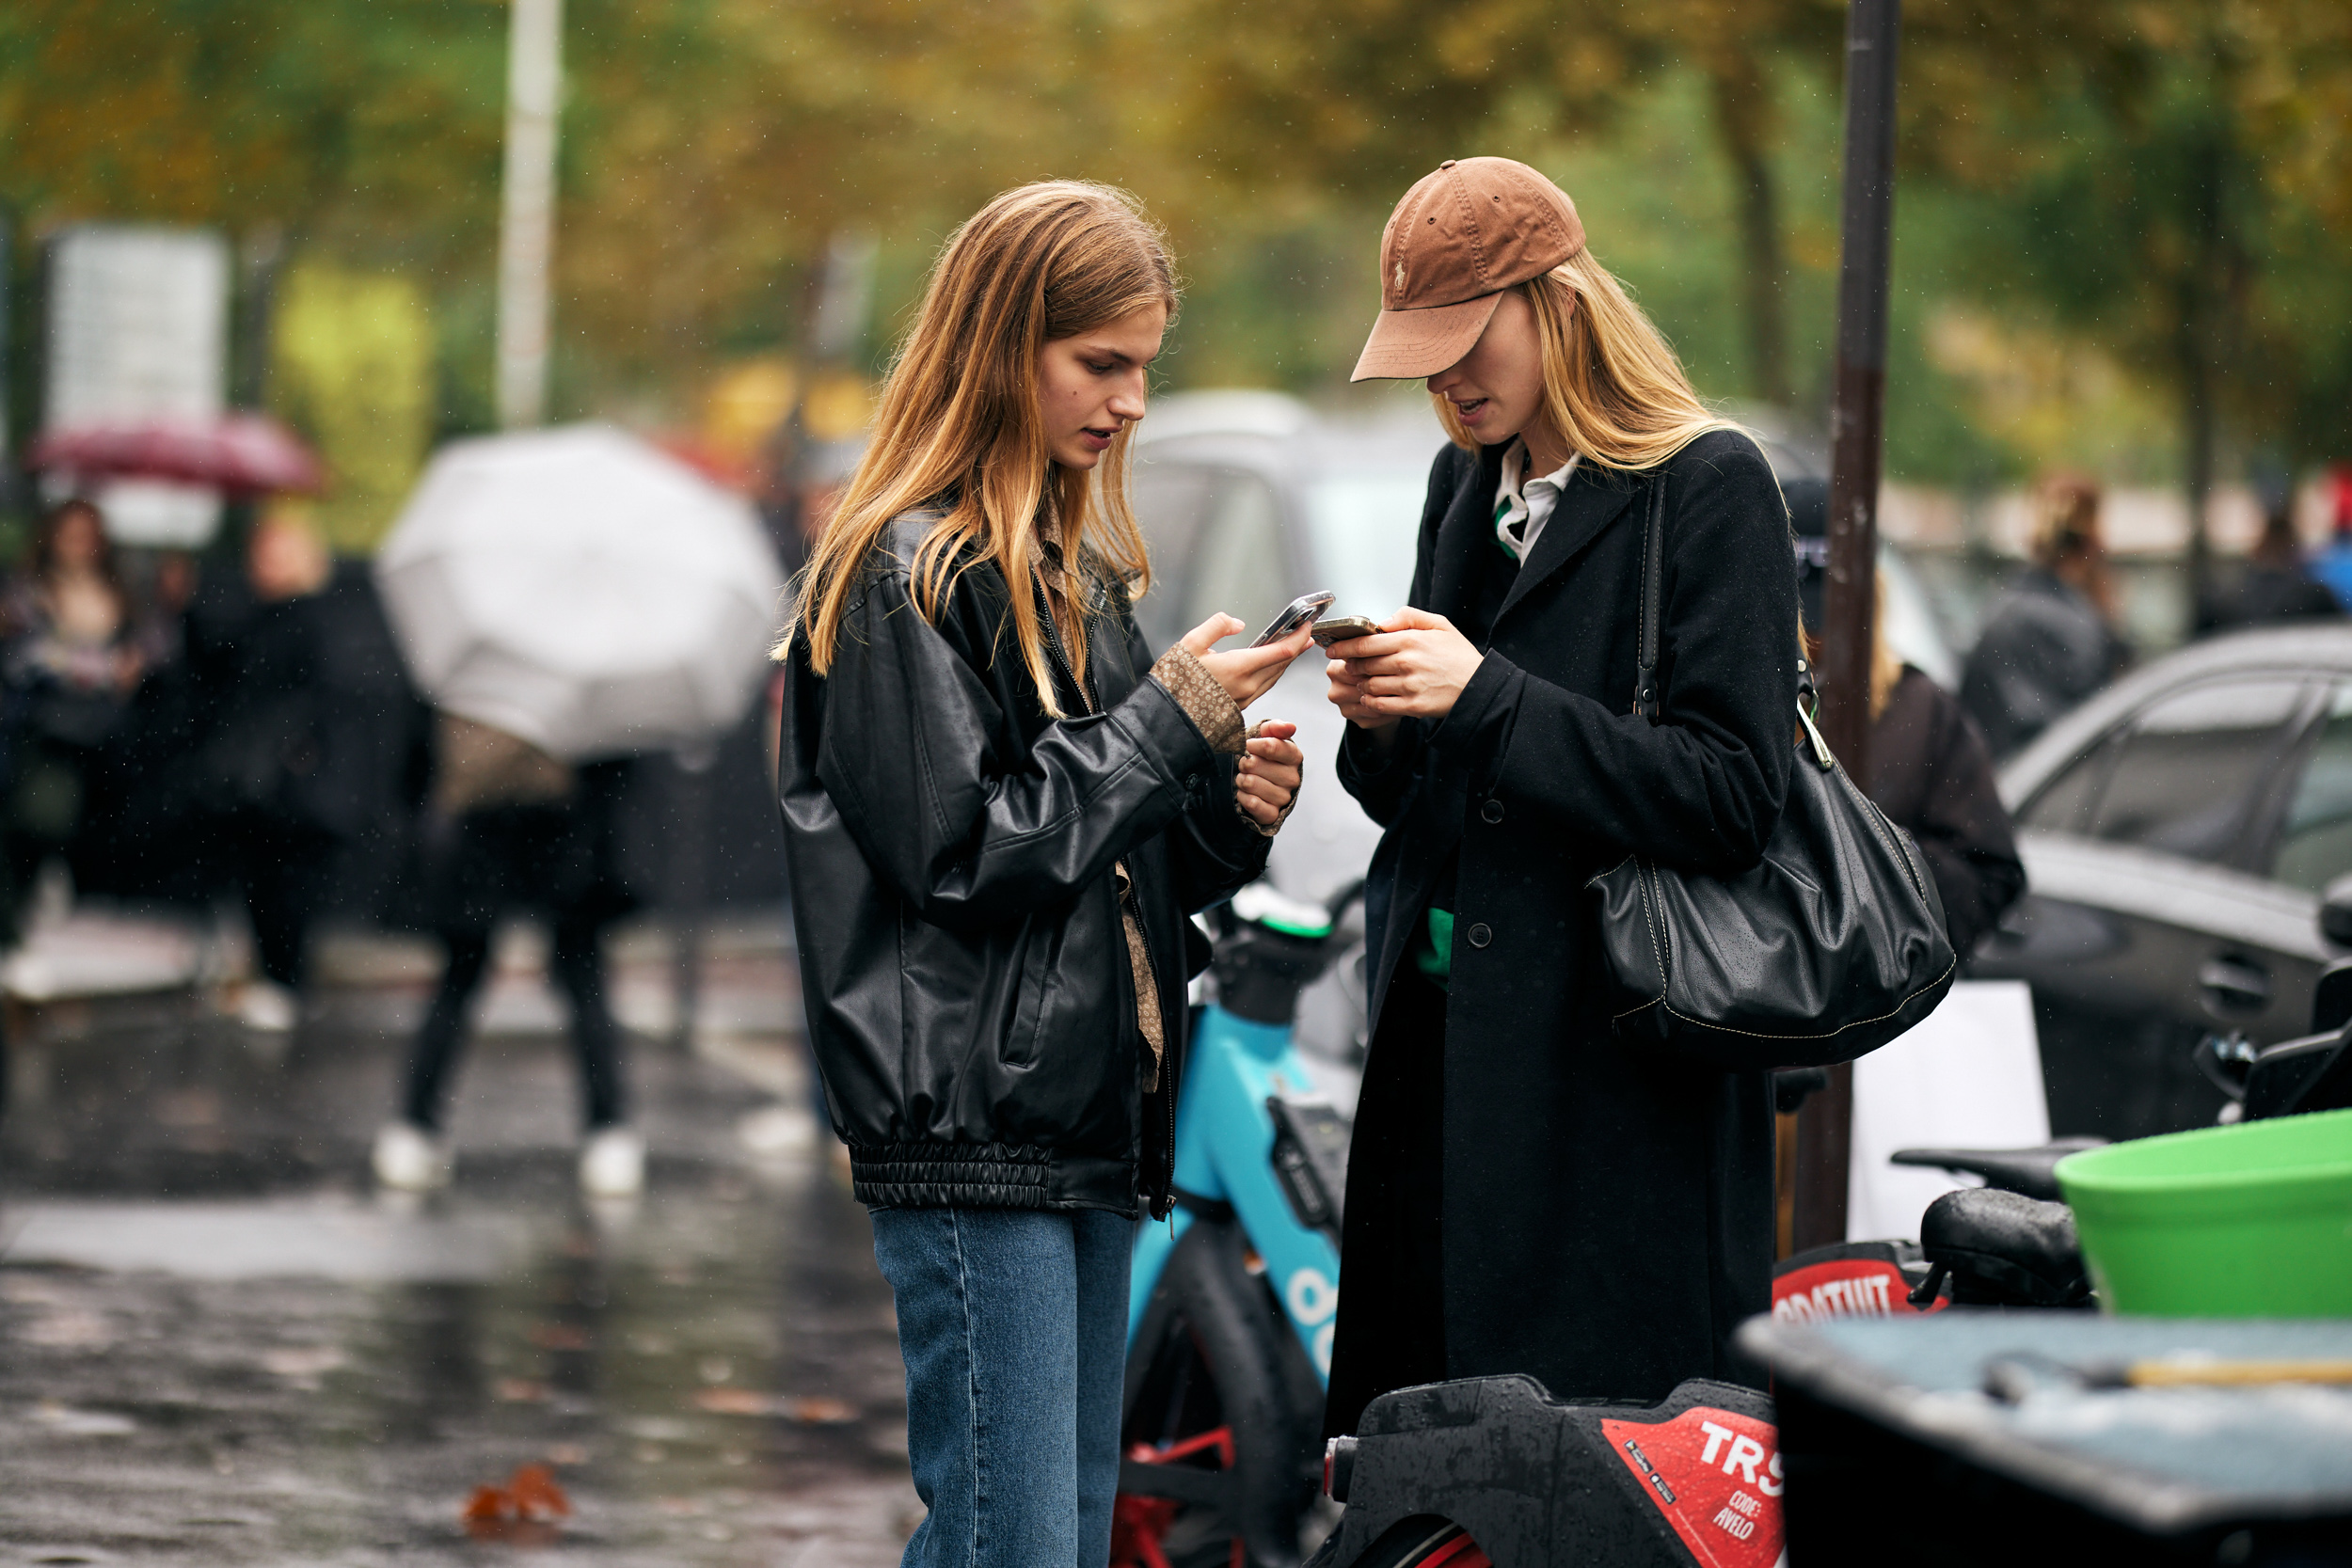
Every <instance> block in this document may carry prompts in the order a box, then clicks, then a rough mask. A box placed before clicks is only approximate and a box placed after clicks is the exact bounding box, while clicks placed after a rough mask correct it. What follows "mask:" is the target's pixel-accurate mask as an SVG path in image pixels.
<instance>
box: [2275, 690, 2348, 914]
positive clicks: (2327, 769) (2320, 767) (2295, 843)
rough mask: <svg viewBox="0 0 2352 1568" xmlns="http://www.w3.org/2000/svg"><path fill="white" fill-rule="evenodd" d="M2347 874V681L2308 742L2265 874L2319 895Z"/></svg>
mask: <svg viewBox="0 0 2352 1568" xmlns="http://www.w3.org/2000/svg"><path fill="white" fill-rule="evenodd" d="M2347 871H2352V682H2346V683H2341V684H2339V685H2338V686H2337V687H2336V689H2335V691H2334V692H2333V694H2332V695H2331V696H2330V698H2329V700H2328V716H2327V718H2326V719H2324V720H2322V721H2321V722H2320V726H2319V734H2318V736H2316V737H2315V739H2314V740H2313V742H2312V748H2311V755H2310V760H2308V761H2307V762H2305V763H2304V765H2303V773H2302V776H2301V777H2300V778H2298V779H2296V782H2295V793H2294V794H2293V795H2292V796H2290V797H2289V798H2288V800H2287V813H2286V820H2285V821H2284V822H2283V823H2281V824H2280V830H2279V842H2278V846H2277V847H2276V848H2274V849H2273V850H2272V851H2271V857H2270V875H2271V877H2272V878H2273V879H2276V880H2278V881H2281V882H2284V883H2286V884H2287V885H2288V886H2289V887H2299V888H2303V889H2305V890H2306V891H2308V892H2312V893H2324V892H2326V891H2327V889H2328V883H2329V882H2332V881H2334V880H2335V879H2337V878H2338V877H2341V876H2343V875H2344V873H2345V872H2347Z"/></svg>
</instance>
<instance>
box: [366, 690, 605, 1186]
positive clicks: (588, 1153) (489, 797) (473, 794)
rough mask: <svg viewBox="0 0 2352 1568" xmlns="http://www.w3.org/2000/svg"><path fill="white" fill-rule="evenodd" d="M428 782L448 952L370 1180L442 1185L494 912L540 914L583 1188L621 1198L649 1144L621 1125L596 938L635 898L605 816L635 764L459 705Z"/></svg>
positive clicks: (427, 827) (433, 879)
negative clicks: (452, 1080)
mask: <svg viewBox="0 0 2352 1568" xmlns="http://www.w3.org/2000/svg"><path fill="white" fill-rule="evenodd" d="M433 740H434V747H433V751H434V758H433V762H434V778H433V787H432V793H431V796H430V803H429V805H428V808H427V811H426V815H425V821H424V832H423V845H422V847H423V882H424V892H425V902H426V911H427V916H426V918H427V920H428V922H429V923H430V925H431V926H432V927H433V929H434V932H435V934H437V936H438V937H439V938H440V940H441V944H442V947H443V948H444V950H445V952H446V954H447V962H446V964H445V965H444V966H443V968H442V971H441V983H440V988H439V990H437V991H436V992H435V994H434V997H433V1005H432V1006H431V1007H430V1008H429V1009H428V1010H427V1011H426V1014H425V1019H424V1023H423V1026H422V1027H421V1028H420V1029H419V1030H418V1032H417V1037H416V1042H415V1044H414V1046H413V1048H412V1050H411V1053H410V1056H409V1066H408V1085H407V1094H406V1099H405V1103H404V1105H403V1107H402V1117H401V1119H400V1120H397V1121H393V1122H390V1123H388V1124H387V1125H386V1126H385V1127H384V1129H383V1130H382V1131H381V1132H378V1133H377V1134H376V1140H375V1149H374V1155H373V1164H374V1167H375V1175H376V1179H377V1180H380V1181H382V1182H383V1183H384V1184H385V1185H386V1186H388V1187H393V1188H399V1189H403V1190H407V1191H421V1190H423V1189H426V1188H431V1187H437V1186H439V1185H441V1184H443V1183H444V1182H446V1181H447V1180H449V1178H450V1175H451V1169H452V1162H451V1157H450V1149H449V1143H448V1140H447V1138H446V1137H445V1136H444V1134H443V1132H442V1110H443V1106H444V1104H445V1103H446V1101H447V1098H448V1096H447V1085H448V1082H449V1076H450V1073H451V1071H452V1070H453V1069H454V1068H455V1066H456V1063H457V1056H458V1052H459V1049H460V1048H461V1046H462V1045H463V1043H464V1038H465V1031H466V1014H467V1009H468V1008H469V1006H470V1005H471V1003H472V1001H473V998H474V995H475V993H476V992H477V991H479V990H481V987H482V982H483V980H484V978H485V975H486V974H487V973H488V966H489V960H490V954H491V938H492V937H493V935H494V934H495V932H496V927H497V924H498V921H499V918H500V917H501V915H503V914H506V913H509V912H511V911H532V912H536V913H538V914H541V915H544V916H545V917H546V918H547V919H548V922H549V924H550V925H551V926H552V927H553V928H554V943H553V947H552V951H551V953H550V955H549V967H550V969H551V970H552V971H553V974H554V976H555V979H556V981H557V983H558V984H559V985H560V986H561V987H562V988H563V990H564V995H565V997H566V999H567V1000H568V1001H569V1003H570V1006H571V1038H572V1047H573V1050H574V1052H575V1053H576V1054H577V1055H578V1057H579V1061H580V1087H581V1091H582V1099H583V1101H584V1107H583V1117H582V1119H583V1121H584V1123H585V1125H586V1128H587V1139H586V1146H585V1148H583V1150H582V1152H581V1155H580V1184H581V1186H582V1187H584V1188H585V1189H586V1190H587V1191H588V1192H589V1193H590V1194H591V1195H592V1196H598V1197H623V1196H629V1195H631V1194H633V1193H635V1192H637V1191H638V1190H639V1189H640V1188H641V1187H642V1186H643V1185H644V1143H643V1142H642V1140H640V1139H639V1137H638V1135H637V1134H636V1133H635V1132H633V1131H631V1130H630V1129H629V1128H628V1126H627V1125H626V1124H625V1122H624V1117H625V1115H626V1111H627V1101H626V1090H625V1087H624V1083H623V1074H622V1066H621V1031H620V1025H619V1024H618V1023H617V1022H614V1020H613V1017H612V1007H611V1005H610V1004H609V1003H608V1001H607V1000H606V996H605V975H604V957H603V934H604V929H605V927H607V926H608V925H610V924H611V923H612V921H613V920H614V919H616V918H618V917H619V916H620V915H622V914H625V913H627V912H628V910H629V908H630V906H631V904H632V903H633V900H632V899H631V897H630V896H629V895H628V891H627V889H626V888H625V887H624V886H623V884H622V881H621V878H620V876H619V874H618V872H617V870H616V869H615V864H614V856H613V853H612V843H613V814H614V806H615V804H616V803H617V801H618V799H619V796H620V792H621V790H622V788H623V786H624V785H625V784H626V782H627V777H628V768H629V764H628V762H627V761H624V760H618V759H607V760H604V761H600V762H594V763H586V764H582V765H581V766H580V767H577V768H574V767H568V766H566V765H565V764H564V763H561V762H558V761H557V760H556V759H555V758H553V757H551V756H549V755H548V753H547V752H543V751H541V750H540V749H539V748H538V747H536V746H533V745H532V744H531V743H530V742H529V741H527V740H523V739H520V738H519V737H517V736H512V735H508V734H506V733H505V732H504V731H502V730H497V729H493V728H491V727H490V726H489V725H486V724H478V723H475V722H474V721H471V720H469V719H463V718H460V717H458V716H457V715H455V714H453V713H447V712H444V713H441V714H439V715H438V716H437V719H436V721H435V724H434V733H433Z"/></svg>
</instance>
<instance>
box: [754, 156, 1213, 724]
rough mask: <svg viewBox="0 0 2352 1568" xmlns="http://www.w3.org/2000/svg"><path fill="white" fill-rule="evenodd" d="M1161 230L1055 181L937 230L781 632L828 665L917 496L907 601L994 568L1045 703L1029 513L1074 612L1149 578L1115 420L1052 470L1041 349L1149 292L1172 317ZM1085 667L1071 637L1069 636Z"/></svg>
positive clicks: (1055, 709) (1140, 304) (1049, 687)
mask: <svg viewBox="0 0 2352 1568" xmlns="http://www.w3.org/2000/svg"><path fill="white" fill-rule="evenodd" d="M1177 297H1178V291H1177V282H1176V269H1175V265H1174V263H1173V262H1172V261H1170V260H1169V258H1168V245H1167V242H1166V240H1165V239H1164V238H1163V237H1162V235H1161V233H1160V230H1159V229H1158V228H1157V227H1156V226H1155V225H1154V224H1153V223H1152V220H1151V219H1150V218H1149V217H1147V216H1145V215H1144V213H1143V209H1142V207H1141V206H1140V205H1139V204H1138V203H1137V202H1136V199H1135V198H1133V197H1131V196H1129V195H1128V194H1127V193H1126V192H1124V191H1120V190H1117V189H1114V188H1113V187H1111V186H1108V185H1098V184H1093V183H1090V182H1085V181H1076V180H1053V181H1046V182H1041V183H1039V184H1034V185H1023V186H1021V187H1020V188H1019V189H1017V190H1010V191H1007V192H1005V193H1004V194H1003V195H1001V196H999V197H997V198H995V199H994V200H993V201H991V202H990V203H989V204H988V205H987V206H985V207H983V208H981V209H980V210H979V211H978V212H977V213H975V214H973V215H972V216H971V218H970V219H969V220H967V221H966V222H965V223H964V224H963V226H962V227H961V228H960V229H958V230H956V231H955V232H954V233H953V234H951V235H949V236H948V239H947V244H946V247H945V248H944V249H943V250H942V251H941V252H940V256H939V261H938V262H937V263H936V264H935V265H933V267H932V268H931V276H930V282H929V283H928V284H927V285H926V287H925V289H924V291H923V304H922V307H921V309H920V310H918V311H917V313H916V315H915V319H914V327H913V328H912V329H911V330H910V331H909V332H908V333H907V336H906V340H905V341H904V342H902V343H901V344H900V345H899V348H898V357H897V359H896V360H895V361H894V362H893V363H892V365H891V368H890V374H889V377H888V379H887V380H885V381H884V382H883V384H882V398H881V407H880V409H879V410H878V412H877V413H876V415H875V419H874V439H873V443H872V445H870V446H869V447H867V448H866V455H865V456H864V457H863V458H862V459H860V460H859V463H858V466H857V472H856V473H855V474H854V475H852V476H851V477H850V483H849V487H848V488H847V490H846V491H845V492H844V493H843V495H842V498H841V504H840V507H839V509H838V510H836V511H835V512H834V516H833V521H832V522H831V523H830V524H828V525H827V526H826V529H825V531H824V533H823V535H822V536H821V537H820V538H819V539H818V544H817V547H816V549H815V551H814V552H813V553H812V555H811V557H810V560H809V563H808V566H807V569H806V570H805V571H804V572H803V574H802V580H801V584H800V592H799V594H798V595H797V598H798V603H799V607H800V608H799V609H798V610H797V611H796V612H795V614H794V617H793V622H792V625H791V626H789V627H788V628H787V631H786V633H785V641H783V642H781V643H779V644H778V653H779V655H781V654H782V652H783V651H784V649H785V647H787V645H788V644H789V642H790V641H791V639H792V638H793V637H795V636H801V637H805V638H806V639H807V640H808V657H809V663H810V665H811V666H812V667H813V668H814V669H815V670H816V671H817V673H818V674H820V675H821V674H823V673H826V672H827V671H828V670H830V669H831V668H832V667H833V659H834V649H835V645H836V644H837V642H838V641H839V639H840V635H841V622H842V618H843V616H844V614H845V613H846V612H847V610H848V609H849V607H850V602H851V600H852V598H853V596H854V594H856V592H857V588H858V580H859V578H860V575H861V573H862V572H863V571H864V569H865V568H866V563H867V561H868V558H869V557H870V556H871V555H872V554H873V552H874V549H875V547H876V546H877V544H878V543H879V542H880V540H881V539H882V534H883V532H884V531H886V530H887V529H888V528H889V527H890V524H891V522H892V520H893V519H894V518H896V517H898V516H899V515H901V514H903V513H906V512H908V511H911V510H913V509H914V508H917V507H921V506H924V505H927V504H936V505H939V506H941V507H943V508H944V509H945V511H946V515H944V516H943V517H942V518H941V519H940V520H939V521H938V522H937V523H935V524H933V525H932V527H931V530H930V533H929V534H927V535H926V536H925V537H924V540H923V543H922V546H921V547H920V548H919V549H918V550H917V551H916V553H915V558H914V603H915V608H916V609H917V610H919V611H920V612H921V614H922V615H923V618H924V619H925V620H927V621H930V622H933V623H934V624H936V622H937V621H938V619H939V616H940V612H941V610H942V608H943V607H944V606H945V605H946V600H947V595H948V594H949V593H950V591H952V590H953V588H954V587H955V583H956V579H957V578H960V577H961V576H962V575H963V573H964V572H966V571H968V570H970V569H971V568H972V567H974V566H977V565H979V564H981V563H983V562H986V563H989V564H992V565H993V566H995V568H996V569H997V570H998V571H999V572H1001V573H1003V574H1004V578H1005V581H1006V582H1007V584H1008V585H1009V586H1010V588H1011V593H1010V595H1009V598H1010V604H1009V610H1010V614H1011V623H1012V631H1013V636H1014V640H1015V641H1016V642H1017V643H1018V644H1019V646H1020V649H1021V657H1022V660H1023V662H1024V663H1025V664H1026V665H1027V667H1028V671H1029V676H1030V678H1031V679H1032V680H1033V681H1035V682H1036V684H1037V689H1038V692H1039V694H1040V697H1041V700H1042V702H1043V704H1044V706H1045V710H1046V712H1048V713H1051V714H1055V715H1056V716H1057V717H1058V716H1059V714H1060V705H1059V704H1058V703H1057V701H1056V699H1055V695H1054V691H1055V683H1054V678H1053V672H1052V669H1051V666H1050V664H1049V663H1048V656H1047V653H1046V639H1045V632H1044V627H1043V624H1042V622H1041V620H1040V619H1039V616H1038V608H1037V595H1036V594H1032V593H1030V592H1028V583H1029V580H1030V576H1031V573H1032V572H1033V571H1034V570H1035V568H1036V564H1037V561H1038V556H1039V546H1040V545H1041V542H1042V541H1041V537H1040V530H1041V526H1042V527H1044V528H1049V529H1051V530H1052V531H1053V533H1054V535H1055V536H1056V540H1057V544H1058V546H1059V547H1060V550H1061V555H1062V561H1063V563H1064V565H1065V567H1066V568H1067V569H1068V571H1069V572H1070V574H1071V576H1070V594H1069V598H1070V602H1071V604H1072V605H1073V609H1074V610H1076V611H1077V612H1078V613H1079V614H1080V615H1083V613H1084V611H1085V609H1086V605H1087V601H1088V599H1089V596H1090V591H1091V586H1092V584H1093V583H1094V581H1096V580H1098V579H1100V578H1109V579H1110V580H1112V581H1115V582H1118V583H1120V584H1121V585H1123V586H1124V587H1125V588H1126V590H1127V592H1128V593H1129V594H1130V595H1132V596H1140V595H1141V594H1143V593H1144V591H1145V590H1146V589H1147V588H1149V586H1150V584H1151V563H1150V562H1149V561H1148V560H1147V559H1146V556H1145V552H1144V545H1143V533H1142V531H1141V530H1139V529H1138V528H1137V527H1136V518H1135V513H1134V511H1133V510H1132V509H1131V508H1130V507H1129V505H1128V501H1127V455H1128V440H1129V431H1128V430H1124V429H1122V430H1121V431H1120V434H1119V436H1118V437H1117V438H1116V439H1115V440H1114V441H1112V443H1111V446H1110V449H1109V450H1108V451H1105V452H1104V454H1103V458H1102V461H1101V462H1100V463H1099V464H1097V465H1096V466H1095V467H1094V469H1093V470H1092V471H1091V472H1090V473H1089V472H1087V471H1083V470H1079V469H1073V468H1061V467H1057V466H1056V465H1055V463H1054V461H1053V455H1052V452H1051V451H1050V449H1049V447H1048V445H1047V441H1046V436H1045V421H1044V417H1043V413H1042V411H1041V409H1040V407H1039V404H1038V394H1037V368H1038V355H1039V352H1040V351H1041V349H1043V348H1044V346H1045V344H1046V343H1047V342H1048V341H1052V340H1055V339H1059V338H1073V337H1075V336H1077V335H1078V334H1079V333H1081V332H1089V331H1091V330H1093V329H1094V328H1096V327H1099V326H1102V325H1104V324H1105V323H1108V322H1113V321H1117V320H1118V319H1120V317H1121V316H1124V315H1127V314H1129V313H1130V312H1132V311H1136V310H1139V309H1144V308H1146V307H1148V306H1151V305H1154V304H1158V305H1163V306H1165V307H1167V309H1168V313H1169V316H1170V317H1171V319H1172V318H1173V316H1174V314H1175V310H1176V304H1177ZM1067 652H1068V654H1069V657H1070V659H1071V662H1072V666H1073V673H1075V674H1077V675H1078V676H1079V678H1080V679H1081V680H1083V679H1084V678H1085V673H1086V657H1087V650H1086V645H1085V640H1084V639H1083V638H1080V639H1077V640H1076V641H1075V645H1073V646H1070V647H1069V648H1068V649H1067Z"/></svg>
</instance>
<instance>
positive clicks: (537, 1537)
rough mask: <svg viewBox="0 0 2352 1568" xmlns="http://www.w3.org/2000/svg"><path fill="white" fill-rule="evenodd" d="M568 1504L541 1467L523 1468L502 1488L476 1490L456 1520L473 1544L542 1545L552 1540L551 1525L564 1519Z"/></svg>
mask: <svg viewBox="0 0 2352 1568" xmlns="http://www.w3.org/2000/svg"><path fill="white" fill-rule="evenodd" d="M571 1512H572V1500H571V1499H570V1498H569V1497H565V1496H564V1488H563V1487H561V1486H559V1485H557V1484H556V1481H555V1477H554V1476H553V1475H551V1474H549V1473H548V1467H547V1466H546V1465H521V1466H520V1467H518V1468H517V1469H516V1471H515V1473H514V1474H513V1475H512V1476H509V1477H508V1478H507V1481H506V1484H505V1485H504V1486H477V1487H475V1488H474V1489H473V1496H471V1497H468V1498H467V1499H466V1506H465V1508H464V1509H463V1510H461V1511H460V1513H459V1514H458V1517H459V1518H460V1519H461V1520H462V1521H464V1523H465V1526H466V1533H467V1534H468V1535H470V1536H472V1537H473V1538H474V1539H475V1540H477V1541H512V1542H517V1543H522V1544H544V1543H545V1542H548V1541H551V1540H553V1539H554V1536H555V1528H554V1527H555V1523H556V1521H557V1520H559V1519H563V1518H565V1517H568V1516H569V1515H570V1513H571Z"/></svg>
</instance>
